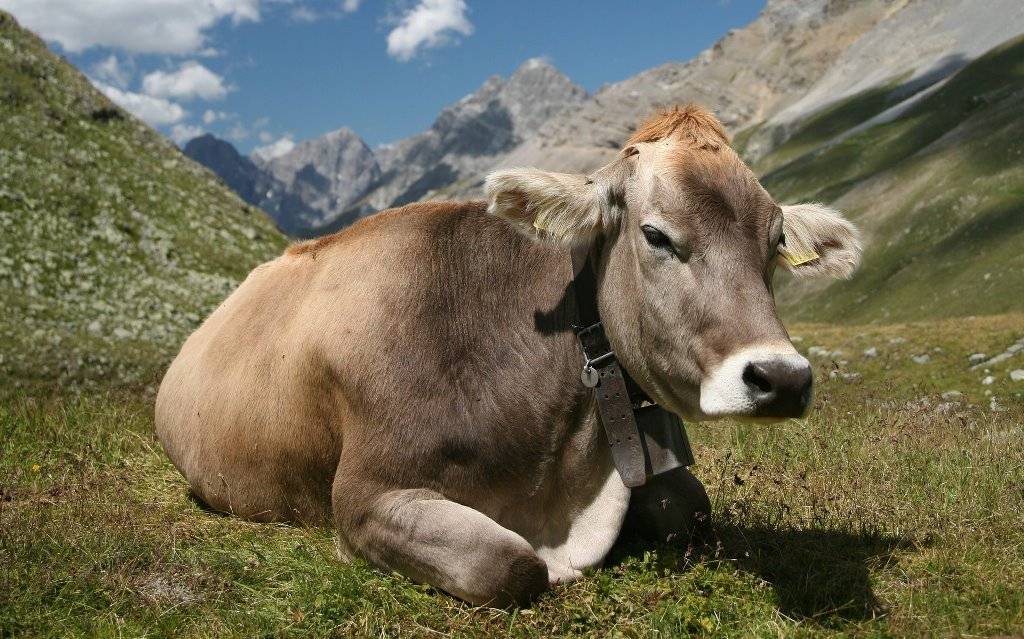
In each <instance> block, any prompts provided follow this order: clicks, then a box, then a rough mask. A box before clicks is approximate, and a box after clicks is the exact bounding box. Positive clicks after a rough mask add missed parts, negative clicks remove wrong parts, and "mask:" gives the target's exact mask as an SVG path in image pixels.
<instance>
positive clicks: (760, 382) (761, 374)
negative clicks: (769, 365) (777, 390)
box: [743, 364, 774, 393]
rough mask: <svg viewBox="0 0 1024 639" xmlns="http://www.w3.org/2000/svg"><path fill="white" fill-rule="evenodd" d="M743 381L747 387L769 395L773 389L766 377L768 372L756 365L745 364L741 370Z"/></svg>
mask: <svg viewBox="0 0 1024 639" xmlns="http://www.w3.org/2000/svg"><path fill="white" fill-rule="evenodd" d="M743 381H744V383H746V385H747V386H750V387H751V388H756V389H757V390H759V391H761V392H762V393H770V392H772V390H773V388H774V387H773V386H772V382H771V379H769V377H768V371H766V370H764V369H763V368H761V367H760V366H758V365H757V364H747V367H746V368H744V369H743Z"/></svg>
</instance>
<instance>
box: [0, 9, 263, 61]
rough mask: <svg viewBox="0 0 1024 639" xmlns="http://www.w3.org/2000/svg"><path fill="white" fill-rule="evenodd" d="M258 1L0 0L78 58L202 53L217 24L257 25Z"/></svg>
mask: <svg viewBox="0 0 1024 639" xmlns="http://www.w3.org/2000/svg"><path fill="white" fill-rule="evenodd" d="M259 6H260V0H88V1H87V0H0V9H6V10H7V11H10V12H11V13H13V14H14V15H15V16H16V17H17V18H18V21H19V22H21V23H22V25H24V26H26V27H28V28H29V29H32V30H33V31H35V32H36V33H38V34H40V35H41V36H43V38H45V39H47V40H51V41H55V42H58V43H60V45H61V46H62V47H64V49H65V50H67V51H69V52H71V53H79V52H81V51H84V50H85V49H88V48H90V47H96V46H105V47H113V48H120V49H124V50H125V51H129V52H131V53H163V54H175V55H185V54H189V53H194V52H196V51H200V50H202V49H204V48H205V47H206V31H207V30H208V29H209V28H210V27H212V26H213V25H214V24H216V23H217V22H219V21H221V20H224V19H230V20H231V21H232V22H234V23H235V24H238V23H240V22H247V21H258V20H259V19H260V11H259Z"/></svg>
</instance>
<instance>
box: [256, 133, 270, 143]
mask: <svg viewBox="0 0 1024 639" xmlns="http://www.w3.org/2000/svg"><path fill="white" fill-rule="evenodd" d="M256 137H258V138H259V139H260V142H262V143H263V144H266V143H268V142H270V141H271V140H273V139H274V136H273V135H271V134H270V132H269V131H260V132H259V135H257V136H256Z"/></svg>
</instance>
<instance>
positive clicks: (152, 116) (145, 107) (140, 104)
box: [93, 81, 188, 126]
mask: <svg viewBox="0 0 1024 639" xmlns="http://www.w3.org/2000/svg"><path fill="white" fill-rule="evenodd" d="M93 84H95V85H96V88H97V89H99V90H100V91H102V92H103V94H104V95H106V96H107V97H108V98H110V99H111V100H112V101H114V102H115V103H116V104H118V105H119V106H120V107H121V108H123V109H124V110H125V111H128V112H129V113H131V114H132V115H134V116H135V117H137V118H139V119H141V120H143V121H144V122H146V123H147V124H149V125H150V126H165V125H168V124H175V123H177V122H180V121H181V120H182V119H184V118H185V116H186V115H188V113H187V112H186V111H185V109H183V108H181V106H180V105H178V104H175V103H174V102H171V101H169V100H164V99H163V98H154V97H153V96H150V95H143V94H141V93H132V92H131V91H122V90H121V89H118V88H117V87H114V86H111V85H109V84H104V83H103V82H98V81H96V82H93Z"/></svg>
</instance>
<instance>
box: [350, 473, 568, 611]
mask: <svg viewBox="0 0 1024 639" xmlns="http://www.w3.org/2000/svg"><path fill="white" fill-rule="evenodd" d="M335 488H336V490H335V507H336V513H335V514H336V521H337V523H338V527H339V529H338V533H339V556H341V557H343V558H344V557H351V556H354V555H359V556H362V557H363V558H365V559H367V560H368V561H369V562H370V563H372V564H374V565H376V566H379V567H381V568H385V569H388V570H396V571H398V572H401V573H402V574H404V575H406V576H407V577H410V578H411V579H413V580H415V581H419V582H421V583H429V584H431V585H433V586H436V587H437V588H440V589H441V590H444V591H445V592H448V593H450V594H452V595H455V596H456V597H458V598H460V599H463V600H465V601H467V602H469V603H472V604H475V605H489V606H495V607H508V606H515V605H525V604H527V603H529V602H530V601H531V600H532V599H533V598H534V597H536V596H537V595H538V594H540V593H541V592H543V591H544V590H545V589H546V588H547V586H548V569H547V565H546V564H545V563H544V561H543V560H542V559H541V558H540V557H538V556H537V553H536V552H535V551H534V550H533V548H532V547H531V546H530V544H529V543H528V542H527V541H526V540H525V539H523V538H522V537H521V536H519V535H518V534H516V533H514V532H512V531H511V530H508V529H506V528H504V527H502V526H501V525H499V524H498V523H497V522H495V521H494V520H493V519H491V518H489V517H487V516H486V515H484V514H483V513H481V512H479V511H476V510H474V509H472V508H469V507H467V506H464V505H462V504H458V503H455V502H452V501H449V500H447V499H445V498H444V497H443V496H442V495H440V494H438V493H435V492H432V491H429V490H394V491H387V492H384V493H381V494H378V495H375V496H373V497H371V498H369V499H365V500H357V501H356V502H353V501H352V500H351V499H347V498H346V497H347V496H351V495H352V494H353V492H355V493H358V492H359V491H352V490H351V486H349V487H348V488H349V490H346V491H340V490H338V486H337V485H336V487H335Z"/></svg>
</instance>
